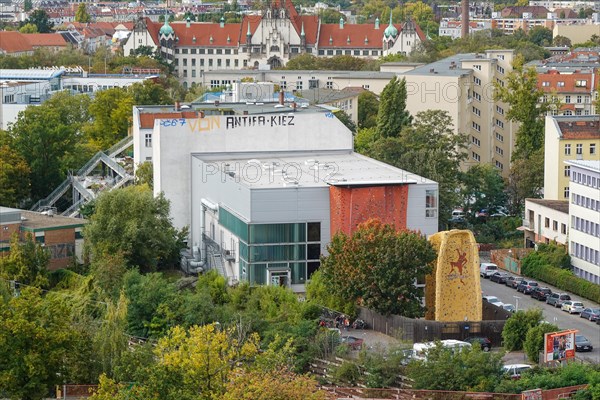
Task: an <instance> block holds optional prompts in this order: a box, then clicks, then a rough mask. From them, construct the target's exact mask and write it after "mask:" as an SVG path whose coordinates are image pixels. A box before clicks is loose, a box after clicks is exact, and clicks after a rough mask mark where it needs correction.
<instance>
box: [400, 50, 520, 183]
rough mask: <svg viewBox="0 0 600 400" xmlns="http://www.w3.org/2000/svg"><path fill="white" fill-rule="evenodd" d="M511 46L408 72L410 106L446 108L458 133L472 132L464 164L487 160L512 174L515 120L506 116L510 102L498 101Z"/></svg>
mask: <svg viewBox="0 0 600 400" xmlns="http://www.w3.org/2000/svg"><path fill="white" fill-rule="evenodd" d="M513 56H514V55H513V51H512V50H488V51H486V53H485V54H474V53H472V54H458V55H455V56H452V57H448V58H445V59H443V60H440V61H437V62H434V63H431V64H427V65H424V66H421V67H417V68H415V69H413V70H411V71H407V72H405V73H404V75H403V76H404V77H405V78H406V82H407V91H408V99H407V109H408V111H410V113H411V114H412V115H416V114H417V113H418V112H420V111H426V110H435V109H438V110H444V111H447V112H448V113H449V114H450V116H451V117H452V120H453V122H454V130H455V132H461V133H464V134H467V135H468V136H469V142H470V147H469V159H468V160H467V161H465V163H464V165H463V167H464V168H465V169H466V168H468V167H469V166H470V165H473V164H478V163H485V164H491V165H493V166H495V167H496V168H498V169H499V170H500V171H501V172H502V175H504V176H507V175H508V172H509V169H510V159H511V153H512V150H513V147H514V141H515V138H514V136H515V133H516V130H517V127H516V124H513V123H512V122H510V121H508V119H507V118H506V116H505V114H506V111H508V105H507V104H505V103H502V102H498V101H496V100H494V83H495V82H498V83H500V84H501V85H503V84H504V79H505V77H506V75H507V74H508V73H510V72H511V71H512V61H513Z"/></svg>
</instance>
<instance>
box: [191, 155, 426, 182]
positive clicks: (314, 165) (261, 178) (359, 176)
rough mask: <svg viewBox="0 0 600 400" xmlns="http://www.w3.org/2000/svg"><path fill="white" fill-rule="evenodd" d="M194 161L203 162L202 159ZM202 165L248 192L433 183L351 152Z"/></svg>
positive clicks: (224, 160)
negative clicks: (217, 171) (251, 190)
mask: <svg viewBox="0 0 600 400" xmlns="http://www.w3.org/2000/svg"><path fill="white" fill-rule="evenodd" d="M194 157H196V158H198V159H200V160H203V156H202V155H194ZM205 162H207V163H211V164H213V165H214V166H215V167H216V168H217V169H218V170H219V171H221V172H222V173H223V174H224V175H228V178H227V179H233V180H237V181H238V182H240V183H241V184H243V185H244V186H247V187H249V188H251V189H272V188H296V187H312V188H315V187H328V186H376V185H400V184H433V183H435V182H433V181H431V180H429V179H426V178H423V177H421V176H419V175H416V174H413V173H411V172H408V171H404V170H402V169H399V168H396V167H393V166H391V165H388V164H385V163H382V162H379V161H377V160H373V159H371V158H368V157H365V156H363V155H360V154H358V153H354V152H342V153H340V152H323V153H302V154H296V155H285V154H281V155H277V154H265V156H264V157H262V156H261V157H260V158H259V157H256V158H250V157H248V156H245V157H240V158H235V157H226V158H222V159H214V158H213V157H210V158H208V159H206V160H205Z"/></svg>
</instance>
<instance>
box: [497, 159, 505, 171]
mask: <svg viewBox="0 0 600 400" xmlns="http://www.w3.org/2000/svg"><path fill="white" fill-rule="evenodd" d="M496 168H498V169H500V170H502V169H504V165H503V164H502V163H501V162H500V161H498V160H496Z"/></svg>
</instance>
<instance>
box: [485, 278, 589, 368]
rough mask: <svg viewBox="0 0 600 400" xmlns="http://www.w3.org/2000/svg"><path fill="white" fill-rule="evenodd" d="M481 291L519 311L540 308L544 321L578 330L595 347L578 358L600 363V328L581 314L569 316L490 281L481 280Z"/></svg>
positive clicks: (575, 298)
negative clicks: (580, 315)
mask: <svg viewBox="0 0 600 400" xmlns="http://www.w3.org/2000/svg"><path fill="white" fill-rule="evenodd" d="M540 286H545V287H548V288H550V290H552V291H553V292H556V291H558V292H560V291H559V290H558V289H556V288H555V287H552V286H550V285H546V284H545V283H543V282H540ZM481 290H482V291H483V295H484V296H496V297H498V299H500V301H501V302H503V303H510V304H512V305H514V306H517V305H518V309H519V310H527V309H532V308H539V309H541V310H542V311H543V313H544V320H545V321H547V322H549V323H552V324H555V325H557V326H558V327H559V328H560V329H577V330H578V331H579V334H582V335H584V336H585V337H587V338H588V339H589V340H590V341H591V342H592V344H593V345H594V350H593V351H592V352H589V353H577V357H578V358H581V359H585V360H588V361H592V362H595V363H600V326H599V325H597V324H596V323H595V322H590V321H588V320H586V319H583V318H580V317H579V314H573V315H569V313H567V312H565V311H561V310H560V308H554V307H552V306H550V305H548V304H546V302H544V301H539V300H536V299H532V298H531V297H530V296H529V295H526V294H523V293H519V292H517V291H516V289H511V288H509V287H508V286H506V285H504V284H498V283H496V282H491V281H490V280H489V279H483V278H481ZM515 297H517V298H515ZM571 298H573V300H579V301H582V302H583V304H584V305H585V306H586V307H592V306H595V307H599V306H598V304H595V303H592V302H591V301H589V300H586V299H582V298H580V297H578V296H574V295H572V294H571Z"/></svg>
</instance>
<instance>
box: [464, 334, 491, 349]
mask: <svg viewBox="0 0 600 400" xmlns="http://www.w3.org/2000/svg"><path fill="white" fill-rule="evenodd" d="M465 342H469V343H471V345H472V346H475V345H476V344H477V343H479V345H480V346H481V350H483V351H490V350H491V349H492V341H491V340H490V339H488V338H486V337H481V336H474V337H470V338H466V339H465Z"/></svg>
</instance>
